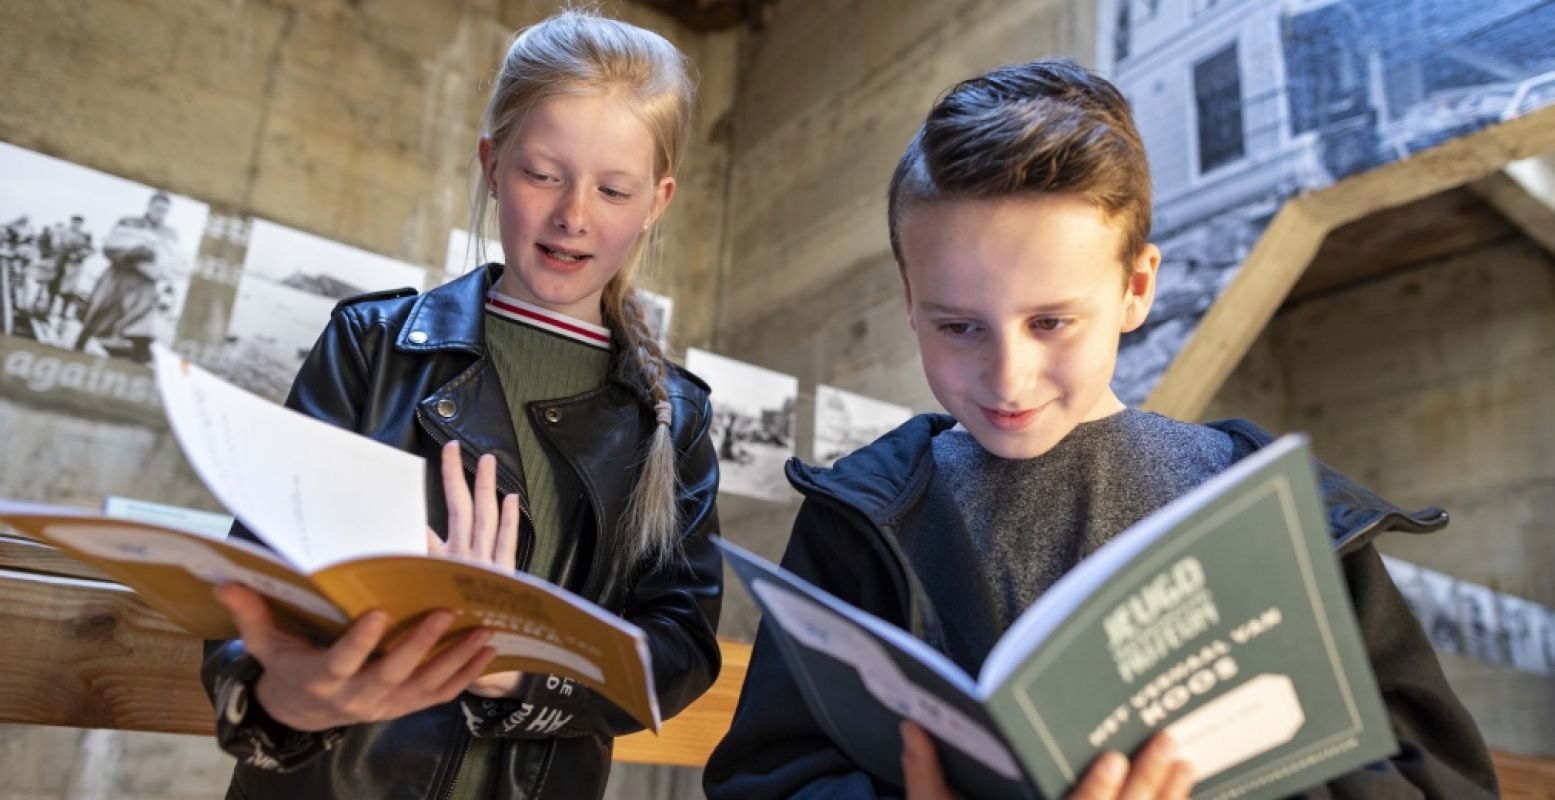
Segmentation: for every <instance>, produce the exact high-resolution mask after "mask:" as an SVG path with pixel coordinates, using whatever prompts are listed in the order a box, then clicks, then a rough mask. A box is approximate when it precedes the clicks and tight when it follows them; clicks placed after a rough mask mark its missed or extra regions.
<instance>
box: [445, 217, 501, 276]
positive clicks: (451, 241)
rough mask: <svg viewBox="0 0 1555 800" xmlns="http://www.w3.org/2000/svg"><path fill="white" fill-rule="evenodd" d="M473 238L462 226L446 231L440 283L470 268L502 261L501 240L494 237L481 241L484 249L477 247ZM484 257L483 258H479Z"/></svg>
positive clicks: (467, 271)
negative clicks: (445, 251) (446, 240)
mask: <svg viewBox="0 0 1555 800" xmlns="http://www.w3.org/2000/svg"><path fill="white" fill-rule="evenodd" d="M477 244H478V243H477V242H476V241H475V238H474V237H472V236H470V232H469V231H467V230H464V229H462V228H454V229H452V230H450V231H448V252H447V254H446V255H445V256H444V258H443V277H442V279H441V281H440V283H447V282H449V281H451V280H453V279H455V278H458V277H460V276H462V275H466V274H468V273H469V272H470V270H472V269H475V268H476V267H478V266H481V265H483V264H489V263H491V262H493V261H502V259H503V256H502V242H500V241H498V240H496V239H487V240H486V241H485V242H483V243H479V244H483V245H484V248H485V249H484V250H482V249H481V248H480V247H477ZM482 258H484V259H485V260H484V261H483V260H481V259H482Z"/></svg>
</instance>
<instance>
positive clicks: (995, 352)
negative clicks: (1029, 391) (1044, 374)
mask: <svg viewBox="0 0 1555 800" xmlns="http://www.w3.org/2000/svg"><path fill="white" fill-rule="evenodd" d="M1040 361H1041V352H1040V350H1038V349H1037V348H1035V347H1033V346H1031V345H1030V344H1029V343H1023V342H1021V341H1019V340H1009V339H1005V340H1000V341H998V342H995V343H994V344H993V346H992V349H991V352H990V353H989V354H988V358H987V360H986V361H985V362H984V365H983V385H984V386H986V387H987V389H988V392H989V394H991V395H992V398H991V399H993V400H996V401H999V402H1019V401H1020V400H1021V399H1022V395H1023V394H1024V392H1025V390H1026V387H1027V385H1028V384H1029V383H1030V382H1031V379H1032V376H1034V375H1036V374H1037V373H1038V372H1039V371H1040V370H1041V364H1040Z"/></svg>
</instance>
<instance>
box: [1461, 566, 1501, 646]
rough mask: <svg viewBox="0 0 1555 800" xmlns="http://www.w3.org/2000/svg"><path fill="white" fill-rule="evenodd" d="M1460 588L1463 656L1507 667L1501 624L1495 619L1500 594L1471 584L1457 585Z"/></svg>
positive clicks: (1463, 582) (1465, 582)
mask: <svg viewBox="0 0 1555 800" xmlns="http://www.w3.org/2000/svg"><path fill="white" fill-rule="evenodd" d="M1457 588H1458V611H1459V613H1460V614H1462V620H1461V627H1462V629H1463V651H1464V653H1465V654H1467V655H1469V656H1470V657H1472V658H1474V659H1477V660H1479V661H1483V662H1485V663H1486V664H1505V663H1507V658H1506V651H1505V650H1504V649H1503V648H1502V639H1501V622H1500V620H1499V619H1498V618H1497V615H1496V605H1497V603H1496V595H1497V592H1496V591H1495V590H1494V589H1491V588H1490V587H1488V586H1480V585H1479V584H1476V583H1469V582H1468V581H1458V582H1457Z"/></svg>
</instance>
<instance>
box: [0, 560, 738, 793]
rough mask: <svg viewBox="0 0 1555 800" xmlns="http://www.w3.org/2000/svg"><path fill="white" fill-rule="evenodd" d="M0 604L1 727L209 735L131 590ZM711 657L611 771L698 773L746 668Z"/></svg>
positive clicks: (190, 668) (25, 577)
mask: <svg viewBox="0 0 1555 800" xmlns="http://www.w3.org/2000/svg"><path fill="white" fill-rule="evenodd" d="M33 547H35V548H36V547H38V546H37V545H34V546H33ZM25 548H26V544H25V543H19V542H17V541H14V540H11V541H0V556H5V557H7V558H8V559H9V560H10V561H11V562H12V563H13V565H14V563H16V562H17V561H22V560H25V561H27V562H28V563H30V564H32V565H34V566H38V565H42V566H48V567H51V568H57V567H58V566H59V564H58V563H56V560H58V559H63V558H64V557H63V556H59V555H58V554H55V555H54V557H53V559H50V558H49V557H48V556H47V554H46V553H43V552H42V551H38V550H27V549H25ZM47 549H49V548H44V550H47ZM6 554H8V555H6ZM66 561H68V560H66ZM71 563H73V562H71ZM0 596H3V597H5V598H6V602H5V604H4V606H0V721H4V722H17V723H29V724H35V725H65V726H70V727H77V728H117V729H120V730H133V731H151V732H156V733H186V734H193V735H199V736H211V735H213V733H214V728H213V723H212V718H213V717H212V712H211V707H210V702H209V701H208V700H207V699H206V697H205V692H204V689H203V688H201V686H200V679H199V669H200V659H201V652H200V642H199V641H198V640H196V639H195V638H194V637H192V636H189V635H188V634H187V633H184V632H183V631H182V630H181V629H179V628H178V627H177V626H175V625H173V623H171V622H169V621H168V620H167V619H166V618H164V617H163V616H162V615H161V614H158V613H157V612H156V611H153V610H152V609H151V608H150V607H148V606H146V605H145V604H144V603H142V602H141V601H140V599H139V598H137V597H136V596H135V595H134V593H132V592H131V591H130V590H128V589H126V588H124V587H122V586H120V585H118V584H114V583H109V582H106V581H94V580H84V579H80V578H72V577H65V576H61V575H49V574H40V573H36V572H28V571H23V570H19V569H14V568H13V569H0ZM719 645H720V647H721V648H722V650H723V659H724V668H723V671H722V672H721V673H720V675H719V678H718V681H717V682H716V683H715V684H714V685H713V687H712V689H711V690H709V691H708V692H707V693H706V694H704V695H703V696H702V697H701V698H699V699H698V700H697V701H696V702H695V703H692V704H691V706H690V707H689V708H687V709H685V710H684V711H682V712H681V713H680V714H678V715H676V716H675V717H674V718H673V719H671V720H669V721H667V722H666V723H665V724H664V727H663V729H662V731H661V732H660V734H659V735H658V736H654V735H653V734H651V733H647V732H644V733H639V734H635V735H632V736H625V737H622V738H621V739H619V740H617V742H616V748H615V758H616V760H618V761H626V762H633V763H642V764H673V765H678V766H701V765H702V764H705V763H707V756H708V754H709V753H711V752H712V750H713V746H714V745H716V744H717V743H718V741H719V740H720V739H722V738H723V735H724V732H725V731H727V730H728V729H729V720H730V718H731V717H732V716H733V715H734V705H735V703H736V702H737V701H738V699H739V695H740V686H741V684H743V683H744V682H745V668H746V665H747V664H749V663H750V645H747V644H744V643H741V642H734V641H720V642H719Z"/></svg>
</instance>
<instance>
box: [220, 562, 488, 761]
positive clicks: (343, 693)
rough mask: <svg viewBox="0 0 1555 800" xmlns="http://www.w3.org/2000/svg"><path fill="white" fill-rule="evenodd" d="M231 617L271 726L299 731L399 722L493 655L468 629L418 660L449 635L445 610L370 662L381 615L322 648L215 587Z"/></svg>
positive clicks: (384, 619) (251, 601)
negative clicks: (257, 669)
mask: <svg viewBox="0 0 1555 800" xmlns="http://www.w3.org/2000/svg"><path fill="white" fill-rule="evenodd" d="M216 599H217V600H219V601H220V602H221V604H222V605H224V606H226V607H227V610H229V611H231V612H232V619H233V622H235V623H236V624H237V628H238V632H239V634H240V635H241V636H242V638H243V644H244V647H246V648H247V650H248V652H249V653H250V654H252V655H253V656H254V658H255V659H257V660H258V661H259V663H260V664H261V665H262V666H263V667H264V673H263V674H261V675H260V676H259V681H258V683H257V684H256V685H255V687H254V700H255V701H256V702H258V703H259V704H260V705H261V706H263V707H264V709H265V711H266V712H267V713H269V715H270V716H271V717H273V718H274V719H275V720H276V721H278V722H280V723H282V724H284V725H286V726H288V727H291V728H294V729H296V730H299V731H318V730H324V729H326V728H333V727H336V726H339V725H352V724H355V723H358V722H374V721H378V720H386V719H394V718H396V717H402V716H404V715H406V714H409V713H411V712H413V711H420V710H421V709H423V708H426V707H428V706H432V705H436V704H438V703H446V702H448V701H450V700H452V699H454V698H455V697H457V696H459V693H460V692H461V691H463V690H464V688H465V687H466V686H469V685H470V682H471V681H473V680H475V677H476V676H477V675H480V674H481V670H484V669H485V668H486V665H487V664H489V663H491V659H492V658H493V657H494V656H495V655H496V651H495V650H493V649H492V648H490V647H487V646H486V642H487V640H489V639H490V638H491V632H490V631H489V630H485V629H481V630H476V631H472V632H471V633H469V634H467V635H465V636H464V638H462V639H460V640H459V641H458V642H456V643H454V644H453V645H452V646H451V647H449V648H448V649H446V650H444V651H443V652H441V653H439V654H438V655H437V656H436V657H434V658H432V659H430V660H427V661H426V662H425V663H422V661H423V659H425V658H426V655H427V653H428V652H430V651H431V649H432V647H433V646H434V645H436V644H437V641H438V640H439V639H440V638H442V635H443V633H444V632H445V631H447V630H448V624H449V622H450V621H451V619H452V617H451V615H449V614H448V612H446V611H440V612H435V613H432V614H428V615H427V616H426V618H425V619H423V620H421V622H420V623H418V624H417V625H416V627H415V629H414V630H412V631H411V632H410V634H408V635H407V636H406V637H405V638H404V639H403V640H402V641H401V642H400V643H399V644H398V645H396V646H395V647H394V648H393V649H392V650H390V651H388V652H387V653H385V654H384V655H383V656H382V657H380V658H378V659H375V660H372V661H369V660H368V659H369V657H370V656H371V655H372V652H373V649H374V648H376V647H377V646H378V643H379V642H380V641H381V640H382V639H383V635H384V633H385V632H387V630H388V625H389V620H388V616H387V615H386V614H384V613H383V612H381V611H373V612H369V613H368V614H366V615H364V616H363V617H362V618H361V619H358V620H357V621H356V622H355V623H354V624H353V625H352V626H351V628H350V629H349V630H347V631H346V633H345V635H344V636H342V637H340V639H338V640H337V641H336V642H335V643H334V644H332V645H330V646H329V647H328V648H322V647H319V646H317V645H315V644H313V643H312V642H309V641H306V640H304V639H301V638H298V637H296V636H293V635H291V634H289V633H287V632H285V631H283V630H281V629H280V628H278V627H276V625H275V621H274V619H272V618H271V616H270V610H269V608H267V607H266V606H265V602H264V599H263V598H261V597H260V596H259V595H258V594H257V593H255V592H254V591H252V590H250V589H248V588H246V587H243V586H239V585H236V584H226V585H223V586H220V587H218V588H217V589H216Z"/></svg>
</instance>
